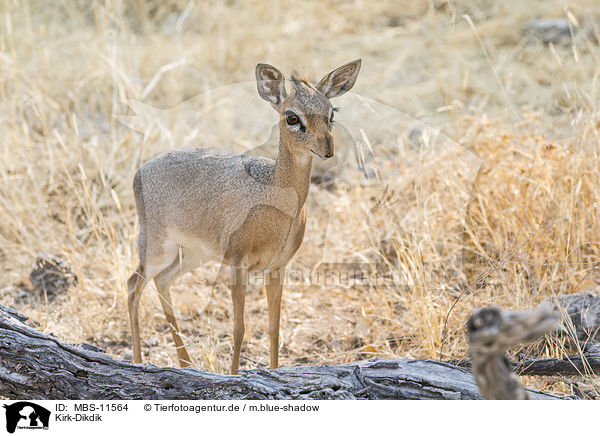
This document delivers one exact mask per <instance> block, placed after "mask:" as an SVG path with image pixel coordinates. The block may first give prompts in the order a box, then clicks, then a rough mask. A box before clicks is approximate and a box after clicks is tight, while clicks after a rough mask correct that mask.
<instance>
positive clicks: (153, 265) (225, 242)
mask: <svg viewBox="0 0 600 436" xmlns="http://www.w3.org/2000/svg"><path fill="white" fill-rule="evenodd" d="M359 69H360V60H359V61H354V62H351V63H349V64H346V65H343V66H342V67H340V68H338V69H336V70H334V71H332V72H331V73H330V74H328V75H327V76H325V77H324V78H323V80H322V81H321V82H320V83H319V85H317V86H316V87H313V86H312V85H310V84H308V83H307V82H305V81H302V80H299V79H296V78H295V79H293V80H292V85H293V86H292V88H293V89H292V92H291V93H290V95H289V96H288V95H287V92H286V90H285V84H284V79H283V75H282V74H281V73H280V72H279V71H278V70H277V69H275V68H274V67H272V66H270V65H266V64H258V66H257V67H256V78H257V87H258V92H259V94H260V96H261V97H262V98H263V99H265V100H267V101H269V102H270V103H271V105H272V106H273V107H274V108H275V109H276V110H277V111H278V112H279V114H280V116H281V120H280V123H279V129H280V140H279V153H278V156H277V159H276V160H271V159H266V158H262V157H255V156H247V155H235V154H232V153H227V152H224V151H219V150H214V149H201V148H191V149H180V150H174V151H171V152H169V153H166V154H163V155H161V156H158V157H156V158H154V159H152V160H150V161H149V162H147V163H146V164H145V165H144V166H142V168H140V170H139V171H138V173H137V174H136V176H135V178H134V194H135V198H136V206H137V210H138V216H139V223H140V235H139V239H138V249H139V257H140V263H139V266H138V268H137V270H136V272H135V273H134V274H133V275H132V276H131V277H130V279H129V281H128V288H129V298H128V305H129V315H130V322H131V329H132V339H133V350H134V351H133V356H134V357H133V358H134V361H135V362H140V361H141V346H140V338H139V319H138V302H139V297H140V295H141V292H142V289H143V287H144V285H145V283H146V282H147V281H149V280H151V279H154V281H155V283H156V287H157V290H158V292H159V295H160V298H161V303H162V306H163V310H164V312H165V316H166V318H167V322H168V323H169V325H170V328H171V333H172V335H173V340H174V342H175V346H176V348H177V355H178V358H179V362H180V364H181V365H182V366H187V365H189V364H191V359H190V357H189V354H188V352H187V350H186V348H185V345H184V344H183V341H182V339H181V336H180V333H179V327H178V325H177V320H176V318H175V314H174V312H173V308H172V304H171V298H170V293H169V287H170V285H171V283H172V282H173V281H174V280H175V279H176V278H177V277H178V276H179V275H181V274H184V273H186V272H188V271H190V270H192V269H195V268H196V267H198V266H200V265H201V264H202V263H203V262H204V261H207V260H220V261H222V262H223V264H227V265H231V266H232V269H231V275H232V277H231V290H232V301H233V308H234V320H233V321H234V331H233V339H234V354H233V359H232V364H231V372H232V373H236V372H237V369H238V366H239V356H240V350H241V343H242V339H243V336H244V331H245V328H244V300H245V288H246V277H247V274H248V272H249V271H254V270H260V271H265V273H266V282H267V285H266V288H267V300H268V306H269V333H270V337H271V358H270V361H271V367H277V366H278V347H279V318H280V306H281V293H282V285H283V279H284V277H285V268H286V266H287V264H288V262H289V261H290V259H291V258H292V256H293V255H294V254H295V252H296V251H297V250H298V248H299V246H300V244H301V242H302V239H303V236H304V228H305V224H306V206H305V201H306V196H307V194H308V188H309V184H310V172H311V164H312V156H313V155H317V156H319V157H321V158H329V157H331V156H333V154H334V144H333V136H332V135H331V116H332V107H331V104H330V103H329V98H332V97H336V96H338V95H341V94H343V93H344V92H346V91H347V90H348V89H350V88H351V87H352V85H353V84H354V83H355V81H356V77H357V75H358V71H359ZM290 114H291V115H290ZM294 117H295V118H294ZM293 120H297V121H298V123H291V121H293Z"/></svg>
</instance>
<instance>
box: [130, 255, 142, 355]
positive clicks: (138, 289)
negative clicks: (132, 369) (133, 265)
mask: <svg viewBox="0 0 600 436" xmlns="http://www.w3.org/2000/svg"><path fill="white" fill-rule="evenodd" d="M145 284H146V278H145V277H144V268H143V266H142V265H141V264H140V265H139V266H138V267H137V269H136V270H135V272H134V273H133V274H132V275H131V277H129V280H127V288H128V290H129V293H128V295H127V308H128V309H129V324H130V326H131V342H132V344H133V359H132V362H133V363H142V348H141V345H140V321H139V316H138V312H139V310H138V308H139V302H140V297H141V295H142V290H143V289H144V286H145Z"/></svg>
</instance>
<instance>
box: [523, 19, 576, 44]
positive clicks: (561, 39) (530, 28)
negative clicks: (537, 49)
mask: <svg viewBox="0 0 600 436" xmlns="http://www.w3.org/2000/svg"><path fill="white" fill-rule="evenodd" d="M524 32H525V34H527V35H531V36H534V37H536V38H538V39H541V40H542V42H543V43H544V44H549V43H553V44H564V43H568V42H569V40H570V39H571V31H570V30H569V22H568V21H567V19H566V18H542V19H539V20H531V21H528V22H527V24H526V25H525V29H524Z"/></svg>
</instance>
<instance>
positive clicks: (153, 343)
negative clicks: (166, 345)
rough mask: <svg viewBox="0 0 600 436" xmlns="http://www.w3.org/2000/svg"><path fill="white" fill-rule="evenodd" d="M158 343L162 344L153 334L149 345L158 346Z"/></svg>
mask: <svg viewBox="0 0 600 436" xmlns="http://www.w3.org/2000/svg"><path fill="white" fill-rule="evenodd" d="M158 344H160V341H159V340H158V338H157V337H156V336H152V337H151V338H150V339H148V345H150V346H151V347H157V346H158Z"/></svg>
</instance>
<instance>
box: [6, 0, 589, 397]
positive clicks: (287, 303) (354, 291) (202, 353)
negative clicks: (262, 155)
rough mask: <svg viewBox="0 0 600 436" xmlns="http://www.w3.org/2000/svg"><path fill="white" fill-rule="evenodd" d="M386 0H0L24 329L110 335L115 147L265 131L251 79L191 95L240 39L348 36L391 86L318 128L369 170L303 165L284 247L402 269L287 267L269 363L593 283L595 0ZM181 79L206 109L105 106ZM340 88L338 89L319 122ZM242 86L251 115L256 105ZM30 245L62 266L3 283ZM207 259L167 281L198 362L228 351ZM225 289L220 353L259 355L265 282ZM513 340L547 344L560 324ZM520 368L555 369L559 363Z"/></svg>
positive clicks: (406, 345)
mask: <svg viewBox="0 0 600 436" xmlns="http://www.w3.org/2000/svg"><path fill="white" fill-rule="evenodd" d="M402 3H403V4H402V6H398V5H397V4H396V3H395V2H391V1H381V2H377V3H375V2H362V1H355V2H352V1H328V2H321V1H311V2H303V3H302V4H301V5H299V4H298V3H293V4H291V3H290V4H287V3H286V2H278V1H264V0H256V1H248V2H241V1H230V2H221V1H206V2H204V1H196V2H194V1H193V0H192V1H189V2H186V1H175V0H170V1H158V0H156V1H142V0H136V1H131V2H126V1H121V0H112V1H109V0H106V1H93V2H87V1H76V0H56V1H52V2H43V1H18V0H13V1H7V2H2V3H1V4H0V23H1V24H0V132H1V133H0V271H1V273H0V303H2V304H7V305H11V306H13V307H15V308H16V309H18V310H20V311H21V312H23V313H26V314H28V315H30V316H31V317H32V318H34V319H36V320H38V321H40V322H41V328H42V329H43V330H44V331H47V332H54V333H55V334H56V335H57V336H59V337H61V338H64V339H66V340H69V341H74V342H82V341H85V342H88V343H91V344H94V345H97V346H99V347H102V348H105V349H106V350H107V351H108V352H110V353H112V354H114V355H115V356H117V357H118V356H122V355H126V350H128V349H129V347H130V337H129V325H128V319H127V309H126V286H125V283H126V280H127V277H128V275H129V274H130V273H131V272H132V271H133V269H134V267H135V265H136V262H137V255H136V252H135V246H136V244H135V238H136V232H137V222H136V214H135V205H134V200H133V193H132V188H131V183H132V179H133V175H134V173H135V171H136V169H137V168H138V167H139V166H140V165H141V163H142V162H144V161H145V160H147V159H148V158H150V157H151V156H154V155H155V154H157V153H159V152H161V151H164V150H168V149H170V148H173V147H176V146H180V145H184V144H185V145H192V144H195V145H205V146H217V147H219V146H220V147H222V148H234V149H239V148H241V149H247V148H250V145H251V144H255V145H258V144H260V143H262V141H264V139H265V138H266V136H268V131H269V126H270V125H272V124H273V123H272V121H273V120H274V118H273V117H274V113H271V112H269V108H268V105H267V104H266V103H264V102H261V101H260V99H259V97H258V95H254V96H253V97H252V98H253V99H255V100H252V102H251V103H248V105H255V106H251V107H252V108H253V109H252V111H249V110H246V106H244V105H236V104H235V101H234V100H235V99H233V100H230V101H228V103H227V104H226V105H224V108H225V109H223V108H221V109H219V110H223V111H224V112H223V113H221V112H218V111H217V109H216V108H215V106H214V105H213V104H212V103H211V102H207V101H208V99H204V98H203V97H197V98H193V97H196V96H199V95H201V94H202V93H204V92H207V91H209V90H212V89H215V88H218V87H223V86H225V85H231V84H235V83H238V82H248V81H252V80H253V74H254V66H255V65H256V63H257V62H268V63H272V64H273V65H276V66H277V67H280V68H281V69H282V71H285V72H286V73H289V72H291V70H292V69H298V70H299V71H302V72H304V73H306V74H307V75H308V76H309V77H311V78H312V79H319V78H320V76H321V75H322V74H324V73H326V72H328V71H330V70H331V69H332V68H334V67H336V66H338V65H340V64H342V63H344V62H347V61H349V60H352V59H355V58H359V57H361V58H362V59H363V69H362V71H361V74H360V76H359V81H358V83H357V85H356V87H355V88H354V90H353V91H354V93H355V94H356V95H359V96H364V97H369V98H371V99H374V100H377V101H378V102H380V103H381V107H384V105H383V104H385V105H389V106H390V107H392V108H394V111H392V115H393V114H396V115H397V116H398V118H399V119H401V120H402V121H401V122H399V123H396V124H395V123H394V122H391V121H390V120H389V117H388V118H387V119H385V121H382V120H379V121H378V119H377V117H375V118H369V117H367V116H364V117H361V116H358V118H357V119H358V120H359V122H358V125H356V124H355V123H351V126H350V127H354V128H357V129H359V128H362V129H363V131H362V132H360V130H356V132H355V131H353V130H352V128H349V132H350V134H351V135H352V137H349V136H348V135H347V136H346V137H345V140H341V139H339V140H338V143H337V147H338V149H339V150H343V149H344V148H346V149H348V148H351V147H352V146H353V144H352V141H353V140H355V141H358V143H360V144H362V146H363V148H364V147H365V146H366V147H367V148H368V147H371V148H372V149H373V151H374V158H373V159H371V160H370V161H369V163H368V164H369V165H370V167H371V168H372V169H374V170H376V171H377V172H378V174H379V182H378V183H363V180H362V179H360V176H358V175H356V173H355V171H354V170H353V169H352V168H351V166H350V167H348V168H346V170H344V171H342V173H343V174H338V175H337V176H338V177H339V182H334V183H332V184H330V185H329V186H327V187H324V186H313V188H311V192H312V193H311V196H310V199H309V222H308V227H307V237H306V238H305V242H304V244H303V246H302V247H301V249H300V251H299V253H298V254H297V256H296V258H295V260H294V261H293V262H292V265H291V266H292V268H294V269H295V270H297V271H301V272H304V273H306V274H308V273H310V271H311V270H312V269H313V268H314V267H315V266H318V264H319V262H341V263H344V262H366V263H369V262H371V263H373V262H376V263H377V262H378V263H379V264H380V270H381V271H384V272H386V273H393V274H395V275H396V276H397V277H400V278H401V280H400V282H399V283H398V282H396V283H392V282H391V281H389V280H388V281H385V282H382V283H379V284H376V285H370V286H343V285H339V284H327V283H325V284H320V283H313V284H298V283H296V284H295V285H290V286H288V287H287V289H286V290H285V292H284V303H283V315H282V328H281V332H282V351H281V363H282V365H296V364H321V363H343V362H348V361H353V360H357V359H362V358H368V357H372V356H379V357H418V358H439V357H440V354H442V356H441V357H442V358H444V359H449V358H460V357H463V356H465V355H466V337H465V332H464V322H465V321H466V319H467V317H468V315H469V314H470V313H471V311H472V310H473V308H475V307H478V306H481V305H486V304H492V303H493V304H498V305H501V306H502V307H504V308H507V309H509V308H530V307H533V306H535V305H536V304H537V303H539V302H540V301H541V300H543V299H545V298H548V297H550V296H552V295H556V294H558V293H572V292H577V291H580V290H584V289H587V288H589V287H593V286H596V281H595V280H596V279H598V277H597V269H596V263H597V262H598V259H599V254H600V253H599V252H600V246H599V243H600V219H599V215H598V213H599V212H598V205H599V204H600V177H599V173H598V167H599V164H600V161H599V159H600V156H599V152H598V135H599V131H600V115H599V108H598V102H600V98H599V97H600V90H599V83H598V79H599V71H600V50H599V43H600V27H599V25H598V18H599V15H598V12H599V11H598V9H597V7H595V2H594V1H591V0H590V1H580V2H578V4H577V5H575V4H567V3H566V2H563V1H559V0H557V1H554V0H552V1H549V0H540V1H535V2H533V1H532V2H518V3H513V2H504V1H492V0H490V1H483V2H476V1H468V0H459V1H453V2H450V3H447V2H444V1H441V0H440V1H438V0H435V1H433V0H432V1H429V2H424V1H418V0H410V1H406V2H402ZM540 17H558V18H567V19H568V20H569V23H570V25H571V36H569V37H567V38H566V40H563V41H562V42H557V43H554V44H546V43H543V42H542V41H541V40H540V39H539V38H536V37H533V36H528V35H526V34H524V32H523V29H524V27H525V26H526V23H527V21H528V20H530V19H533V18H540ZM253 86H254V85H252V84H251V85H250V88H249V89H253V88H252V87H253ZM190 98H192V100H191V101H192V102H193V103H190V106H186V105H185V104H184V105H181V106H180V109H181V108H187V109H186V111H187V113H186V114H185V116H189V115H190V113H192V109H193V114H200V115H193V116H197V117H198V118H202V116H204V115H206V116H207V117H209V115H207V114H209V113H210V114H212V115H213V117H214V114H219V116H218V117H217V118H218V119H216V120H213V121H214V122H213V123H212V124H211V125H210V126H207V125H206V124H207V123H206V122H205V123H204V124H202V125H201V126H202V127H206V129H207V130H206V131H205V130H203V129H201V128H197V129H196V130H194V129H195V128H196V127H197V126H196V125H192V126H191V127H190V129H191V130H190V131H193V134H190V132H185V131H183V132H182V133H181V134H180V135H179V136H178V135H174V134H171V135H170V134H169V132H168V128H169V127H170V126H169V125H167V126H166V127H167V129H164V128H163V129H161V128H156V126H146V129H145V130H144V133H145V134H140V133H138V132H136V131H134V130H132V129H130V128H129V127H127V126H125V125H124V124H123V123H122V122H120V118H119V117H120V116H121V115H123V114H130V115H131V114H132V112H129V111H130V109H128V107H127V105H125V104H124V101H126V100H129V99H132V100H136V101H141V102H143V103H145V104H148V105H152V106H155V107H160V108H172V107H174V106H176V105H178V104H180V103H181V102H183V101H185V100H187V99H190ZM353 101H357V100H356V99H354V100H352V99H348V100H342V99H340V102H339V104H338V105H339V106H341V108H342V110H341V112H340V117H339V119H340V122H339V124H338V126H339V127H338V129H340V131H341V130H343V129H342V128H343V127H344V118H343V117H344V115H343V114H344V112H346V113H347V114H352V113H353V112H352V108H351V107H350V105H351V104H352V102H353ZM213 103H214V102H213ZM248 107H250V106H248ZM254 108H257V109H256V111H262V110H264V111H265V112H264V113H265V114H267V116H271V117H272V118H271V119H267V122H266V123H265V121H264V120H263V122H262V124H260V122H259V121H256V120H257V118H258V117H257V115H256V113H258V112H256V111H255V109H254ZM364 110H366V109H364ZM196 111H198V112H196ZM182 112H183V111H182V110H179V111H178V112H177V113H178V114H180V115H181V114H182ZM255 112H256V113H255ZM260 113H262V112H260ZM138 115H139V114H138ZM354 115H355V116H357V115H356V113H355V114H354ZM182 116H184V115H182ZM361 119H362V120H364V121H363V122H364V124H365V125H364V126H362V125H360V120H361ZM122 120H123V119H122V118H121V121H122ZM347 120H348V121H350V120H351V116H350V115H348V118H347ZM169 122H171V123H173V122H174V121H173V117H171V120H170V121H169ZM175 122H176V121H175ZM383 122H385V123H386V126H382V125H381V124H378V123H383ZM411 123H412V125H411ZM419 123H425V124H426V125H428V126H431V127H432V128H433V129H434V130H435V129H439V130H440V131H441V132H442V133H443V134H444V135H446V136H439V137H434V138H433V139H432V138H430V136H429V135H425V136H426V137H425V138H424V141H423V142H424V143H423V146H422V149H421V150H417V149H416V147H415V146H414V141H412V142H411V132H413V133H414V132H415V131H416V132H421V131H426V130H415V127H414V126H417V125H419ZM199 125H200V124H199ZM240 126H241V127H240ZM258 126H260V128H258ZM384 127H386V128H387V127H391V128H392V129H391V130H392V132H393V134H390V129H387V130H386V129H384ZM211 128H212V130H210V129H211ZM183 130H185V129H183ZM232 132H233V133H234V134H232ZM357 132H358V133H357ZM338 133H339V132H338ZM434 136H435V135H434ZM230 137H231V139H229V138H230ZM343 138H344V137H343V136H342V139H343ZM450 138H452V139H450ZM227 141H232V142H228V143H227V144H225V143H224V142H227ZM417 148H418V147H417ZM340 153H342V155H343V151H340ZM326 225H327V227H326V231H324V230H323V229H324V227H325V226H326ZM40 251H43V252H49V253H53V254H57V255H60V256H62V257H64V258H66V259H68V260H69V261H70V262H71V264H72V265H73V269H74V271H75V272H76V274H77V275H78V277H79V283H78V285H77V286H76V287H74V288H72V289H71V290H70V291H69V293H68V294H66V295H63V296H61V297H58V298H57V299H56V300H54V301H53V302H51V303H49V304H47V303H46V302H45V301H44V300H43V299H39V298H37V299H36V298H17V296H18V295H19V292H21V291H19V288H20V287H23V286H25V287H28V286H29V283H28V278H27V277H28V274H29V271H30V269H31V266H32V263H33V261H34V259H35V256H36V254H37V253H38V252H40ZM216 270H217V266H216V265H212V264H211V265H207V266H206V268H201V269H199V270H197V271H195V272H194V273H191V274H188V275H186V276H184V277H182V278H181V279H180V280H178V282H177V283H176V284H175V285H174V286H173V288H172V291H173V294H174V295H173V297H174V301H175V305H176V311H177V313H178V314H179V316H180V319H181V325H182V328H183V329H184V335H185V337H186V340H187V343H188V349H189V350H190V353H191V354H192V357H193V358H194V359H195V361H196V366H197V367H199V368H202V369H206V370H210V371H218V372H226V371H227V368H228V366H229V361H230V358H231V347H232V341H231V330H232V327H231V317H230V314H231V303H230V298H229V293H228V290H227V288H226V287H225V286H224V285H223V283H222V281H218V282H217V285H216V286H213V280H214V275H215V272H216ZM388 275H389V274H388ZM246 307H247V316H246V324H247V330H246V341H245V346H244V349H243V351H242V363H241V367H242V368H252V367H256V366H266V365H267V363H268V332H267V316H266V298H265V295H264V291H263V290H262V289H259V288H252V289H250V290H249V295H248V297H247V303H246ZM446 318H447V323H446ZM141 320H142V341H143V344H144V348H143V352H144V354H145V355H146V356H149V360H150V361H151V362H152V363H154V364H157V365H175V363H176V361H175V353H174V350H173V348H172V346H171V345H170V344H169V343H168V341H170V340H171V338H170V334H169V333H168V330H167V327H166V325H165V321H164V316H163V314H162V311H161V309H160V306H159V304H158V300H157V296H156V293H155V292H154V290H152V287H151V288H150V289H149V290H147V291H146V292H145V294H144V296H143V298H142V303H141ZM442 342H444V344H443V346H442ZM522 351H525V352H529V353H534V356H535V355H538V353H539V354H540V355H547V356H561V355H562V353H564V352H565V350H564V348H563V347H562V346H561V345H560V342H557V343H556V344H554V345H546V346H541V345H539V344H538V346H537V347H530V348H527V349H524V350H522ZM526 382H527V383H529V384H534V385H536V386H537V387H539V388H544V389H548V390H554V391H561V392H570V389H571V387H570V385H569V383H568V382H567V381H565V380H562V379H560V378H546V379H539V378H538V379H528V380H526ZM584 382H585V383H586V384H588V383H593V380H592V379H584Z"/></svg>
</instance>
